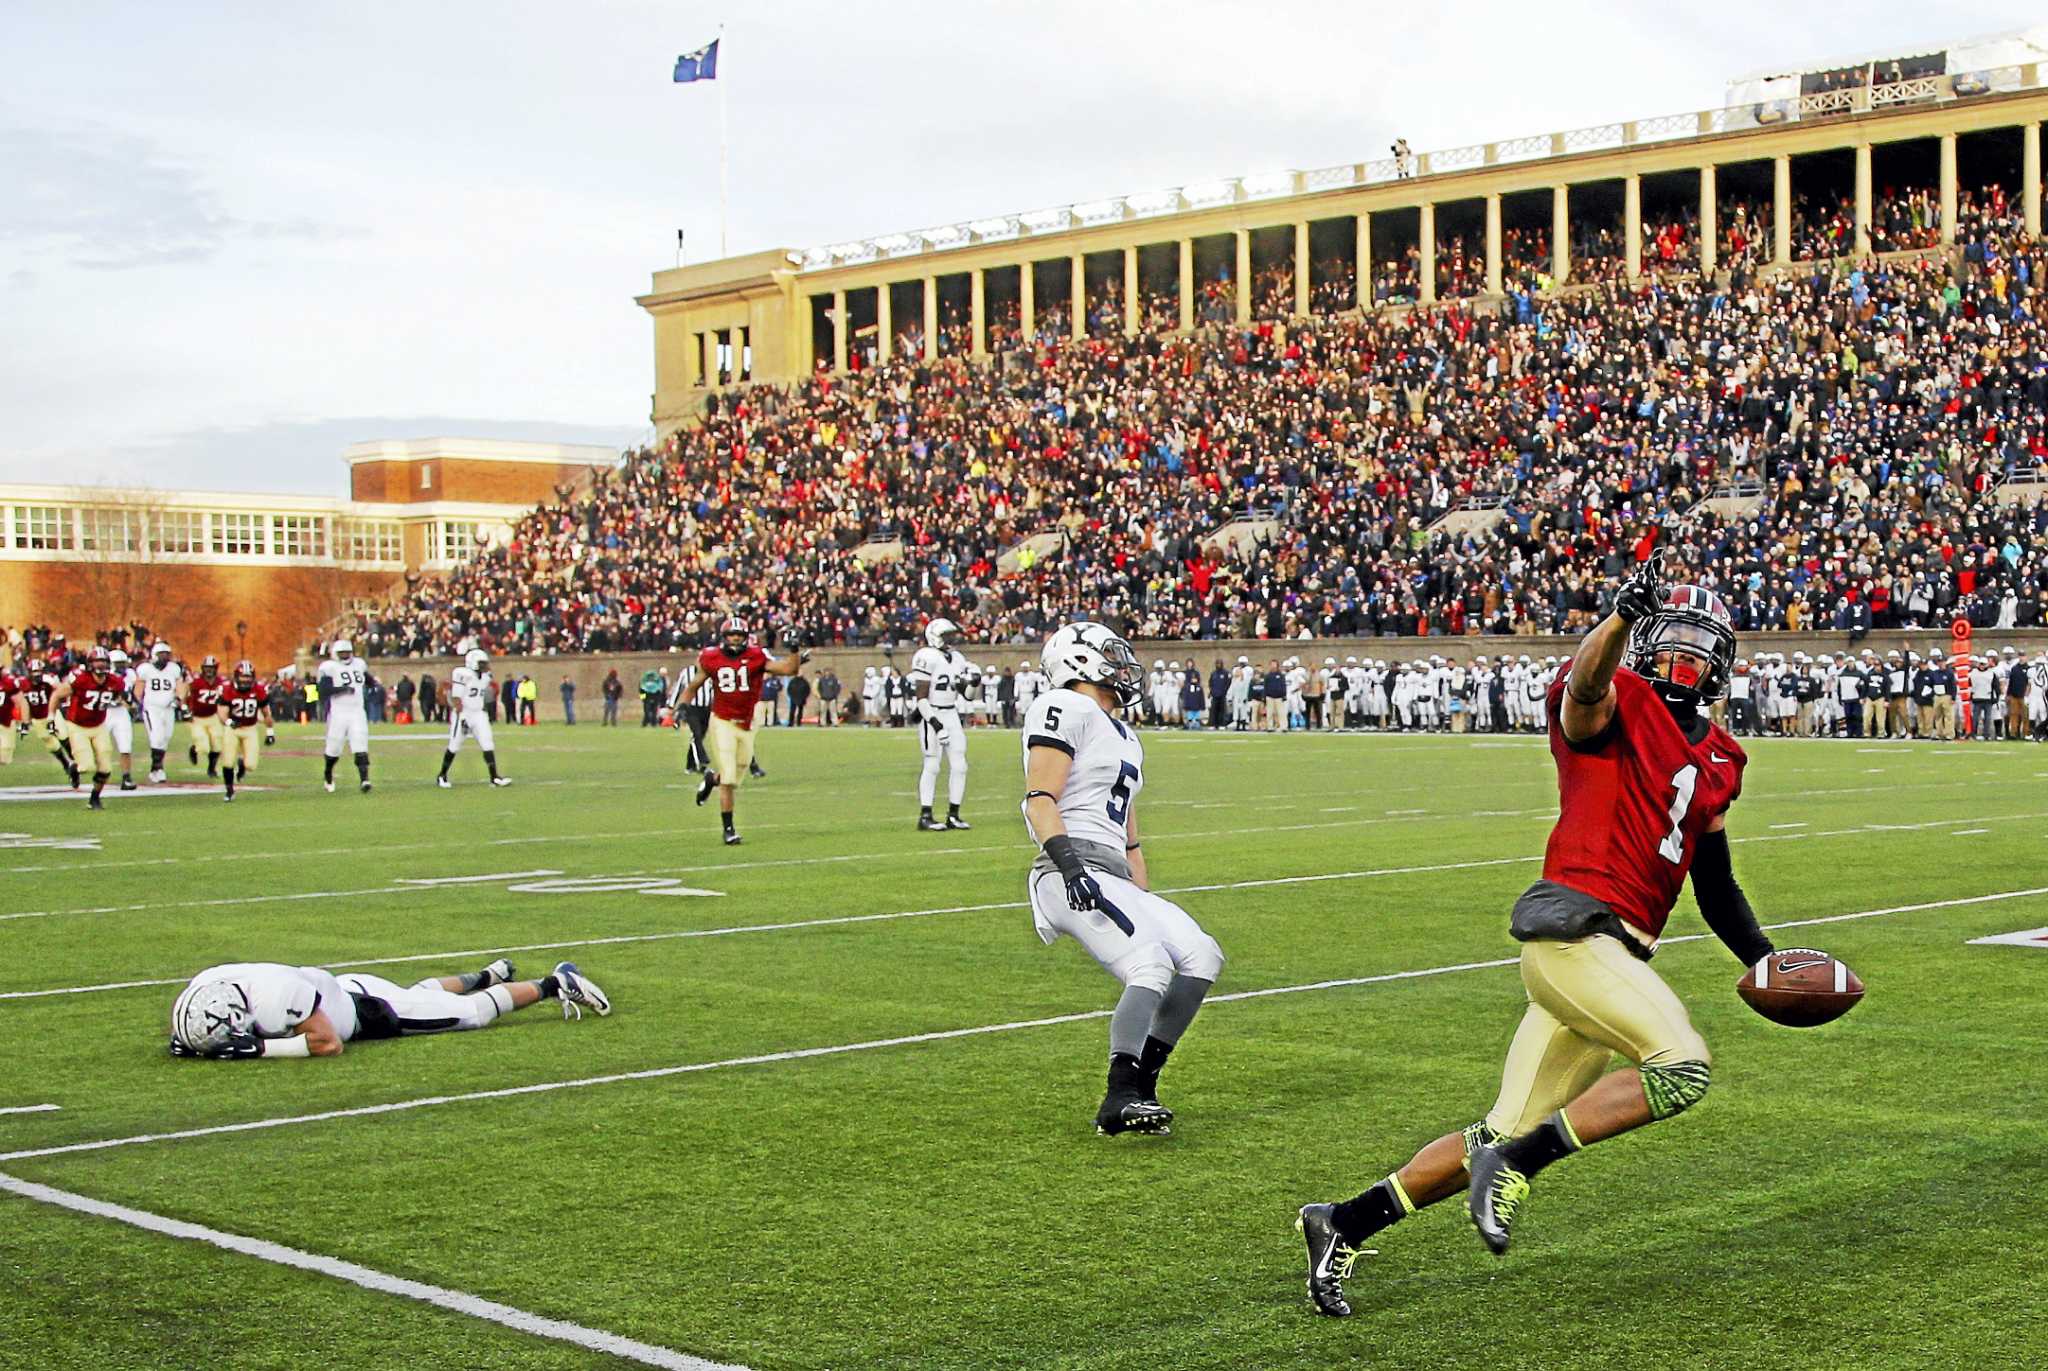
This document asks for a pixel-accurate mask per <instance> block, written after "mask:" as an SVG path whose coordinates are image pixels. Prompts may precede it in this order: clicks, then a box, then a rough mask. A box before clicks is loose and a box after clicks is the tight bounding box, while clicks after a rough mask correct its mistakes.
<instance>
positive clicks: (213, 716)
mask: <svg viewBox="0 0 2048 1371" xmlns="http://www.w3.org/2000/svg"><path fill="white" fill-rule="evenodd" d="M226 688H227V682H226V681H225V680H223V679H222V678H221V674H220V658H218V657H215V656H213V655H212V654H211V653H209V654H207V656H206V657H205V658H204V659H202V660H201V661H200V663H199V674H198V675H197V676H194V677H193V678H192V679H191V680H189V681H187V682H185V683H184V685H183V687H182V688H181V692H180V693H181V695H182V697H183V699H184V701H185V711H186V713H188V714H190V715H191V716H192V718H191V719H190V720H189V721H188V722H187V724H186V728H187V729H189V730H190V731H191V734H192V743H191V746H189V747H187V748H186V749H185V755H186V756H188V757H190V758H191V759H192V765H194V766H197V765H199V749H200V748H201V747H204V748H205V749H206V777H207V779H208V780H212V779H213V778H214V777H215V776H216V775H218V774H219V773H220V753H221V749H222V748H224V747H226V746H227V728H226V726H225V725H224V724H223V723H222V722H221V717H220V693H221V691H223V690H225V689H226Z"/></svg>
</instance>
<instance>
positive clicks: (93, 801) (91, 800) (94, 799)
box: [85, 795, 106, 809]
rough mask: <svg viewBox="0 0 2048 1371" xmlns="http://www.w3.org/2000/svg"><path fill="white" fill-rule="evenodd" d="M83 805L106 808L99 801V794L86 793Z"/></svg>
mask: <svg viewBox="0 0 2048 1371" xmlns="http://www.w3.org/2000/svg"><path fill="white" fill-rule="evenodd" d="M85 807H86V808H87V809H105V808H106V805H104V804H103V803H101V802H100V797H99V796H97V795H88V796H86V798H85Z"/></svg>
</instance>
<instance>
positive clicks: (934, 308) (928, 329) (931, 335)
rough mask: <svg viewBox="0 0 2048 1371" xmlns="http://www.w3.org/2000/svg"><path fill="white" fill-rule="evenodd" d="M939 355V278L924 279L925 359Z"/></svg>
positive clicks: (928, 359)
mask: <svg viewBox="0 0 2048 1371" xmlns="http://www.w3.org/2000/svg"><path fill="white" fill-rule="evenodd" d="M938 355H939V278H938V277H936V276H927V277H925V278H924V359H925V360H926V361H927V362H929V361H931V360H932V359H933V358H935V357H937V356H938Z"/></svg>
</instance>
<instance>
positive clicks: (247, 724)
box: [220, 660, 277, 804]
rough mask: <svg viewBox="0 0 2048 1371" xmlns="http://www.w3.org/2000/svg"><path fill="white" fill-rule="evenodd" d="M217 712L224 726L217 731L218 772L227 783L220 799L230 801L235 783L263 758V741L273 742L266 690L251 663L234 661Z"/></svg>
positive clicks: (273, 733) (253, 664) (275, 735)
mask: <svg viewBox="0 0 2048 1371" xmlns="http://www.w3.org/2000/svg"><path fill="white" fill-rule="evenodd" d="M220 712H221V715H222V721H223V722H224V723H225V724H226V725H227V726H226V727H225V728H224V729H222V730H221V732H222V735H223V738H224V747H223V749H222V751H221V754H220V774H221V779H222V780H223V781H225V782H226V783H227V793H226V794H225V795H223V796H222V797H221V798H222V799H223V800H226V801H227V802H229V803H231V804H232V803H233V802H234V798H235V782H236V781H239V780H241V779H242V777H244V776H246V775H248V774H249V773H250V772H251V771H254V770H255V769H256V766H257V764H258V763H259V762H261V761H262V760H263V743H269V744H272V745H275V744H276V742H277V730H276V728H275V726H274V725H273V724H272V723H271V720H270V692H269V691H268V690H266V689H265V688H264V686H263V683H262V682H261V681H259V680H257V679H256V664H255V663H254V662H250V661H247V660H244V661H239V662H236V663H235V674H234V676H233V677H231V678H230V679H229V681H228V683H227V686H226V688H225V689H223V690H222V691H221V693H220ZM258 723H261V724H262V725H263V732H264V738H263V742H262V743H259V742H257V740H256V725H257V724H258Z"/></svg>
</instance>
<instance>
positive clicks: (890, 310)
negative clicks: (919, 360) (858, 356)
mask: <svg viewBox="0 0 2048 1371" xmlns="http://www.w3.org/2000/svg"><path fill="white" fill-rule="evenodd" d="M895 294H896V292H895V290H894V288H892V287H891V286H890V285H889V284H888V283H887V282H884V283H883V284H881V285H879V286H876V287H875V359H876V360H877V361H880V362H887V361H890V360H892V359H893V358H894V357H895V356H896V300H895V298H894V297H895Z"/></svg>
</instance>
